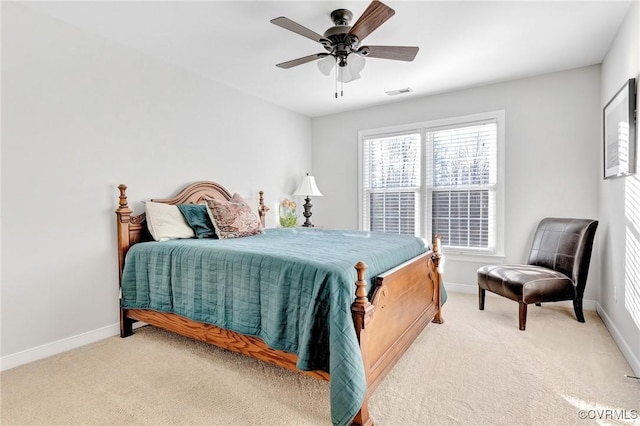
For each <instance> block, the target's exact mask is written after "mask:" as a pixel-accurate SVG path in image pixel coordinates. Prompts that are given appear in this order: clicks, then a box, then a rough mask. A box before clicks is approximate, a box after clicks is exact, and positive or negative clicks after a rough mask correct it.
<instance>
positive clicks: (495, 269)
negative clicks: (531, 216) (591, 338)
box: [477, 218, 598, 330]
mask: <svg viewBox="0 0 640 426" xmlns="http://www.w3.org/2000/svg"><path fill="white" fill-rule="evenodd" d="M597 227H598V221H596V220H591V219H566V218H545V219H543V220H542V221H541V222H540V223H539V225H538V228H537V230H536V232H535V234H534V237H533V243H532V246H531V252H530V253H529V260H528V262H527V264H510V265H509V264H508V265H487V266H482V267H481V268H479V269H478V271H477V274H478V305H479V308H480V310H484V301H485V291H487V290H488V291H490V292H492V293H495V294H499V295H501V296H504V297H507V298H509V299H511V300H515V301H516V302H518V304H519V306H520V311H519V323H520V330H524V329H525V327H526V323H527V306H528V305H529V304H530V303H535V304H536V305H537V306H540V304H541V303H542V302H557V301H561V300H573V309H574V311H575V314H576V319H577V320H578V321H579V322H584V314H583V312H582V297H583V295H584V288H585V285H586V283H587V274H588V272H589V263H590V261H591V249H592V246H593V239H594V237H595V234H596V228H597Z"/></svg>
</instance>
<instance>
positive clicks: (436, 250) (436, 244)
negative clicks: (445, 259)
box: [431, 235, 444, 324]
mask: <svg viewBox="0 0 640 426" xmlns="http://www.w3.org/2000/svg"><path fill="white" fill-rule="evenodd" d="M441 241H442V240H441V238H440V235H434V237H433V243H432V245H431V249H432V250H433V254H432V255H431V261H432V262H433V266H434V268H435V269H436V271H435V272H436V273H435V274H434V277H435V283H434V289H433V291H434V293H435V294H434V298H435V301H436V307H437V309H438V310H437V311H436V314H435V316H434V317H433V320H432V322H435V323H436V324H442V323H443V322H444V319H443V318H442V282H441V280H440V278H441V277H440V272H441V271H440V265H441V263H440V261H441V258H442V253H441V252H440V247H441Z"/></svg>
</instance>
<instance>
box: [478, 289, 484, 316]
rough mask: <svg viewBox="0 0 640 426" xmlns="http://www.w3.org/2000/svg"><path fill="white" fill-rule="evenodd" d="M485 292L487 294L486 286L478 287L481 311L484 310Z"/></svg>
mask: <svg viewBox="0 0 640 426" xmlns="http://www.w3.org/2000/svg"><path fill="white" fill-rule="evenodd" d="M484 294H485V290H484V288H480V287H478V308H479V309H480V310H481V311H484Z"/></svg>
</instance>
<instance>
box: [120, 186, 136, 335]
mask: <svg viewBox="0 0 640 426" xmlns="http://www.w3.org/2000/svg"><path fill="white" fill-rule="evenodd" d="M118 189H119V190H120V197H119V203H118V204H119V205H118V208H117V210H116V218H117V225H116V226H117V228H118V270H119V277H118V284H119V285H120V286H121V285H122V271H123V270H124V258H125V255H126V254H127V251H128V250H129V246H130V245H131V241H130V233H129V226H130V224H131V214H132V213H133V212H132V211H131V209H130V208H129V204H128V203H127V195H126V191H127V186H126V185H122V184H121V185H118ZM121 291H122V290H121ZM132 334H133V321H131V320H130V319H129V318H127V316H126V314H125V312H124V310H123V309H122V308H120V337H127V336H131V335H132Z"/></svg>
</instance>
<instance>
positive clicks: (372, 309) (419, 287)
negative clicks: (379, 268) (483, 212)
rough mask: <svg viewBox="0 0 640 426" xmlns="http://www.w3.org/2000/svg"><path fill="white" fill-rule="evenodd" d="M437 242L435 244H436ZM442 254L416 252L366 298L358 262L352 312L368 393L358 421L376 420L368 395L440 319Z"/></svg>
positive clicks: (382, 278) (378, 281) (380, 279)
mask: <svg viewBox="0 0 640 426" xmlns="http://www.w3.org/2000/svg"><path fill="white" fill-rule="evenodd" d="M434 247H435V245H434ZM439 262H440V253H438V252H434V251H431V252H428V253H424V254H422V255H420V256H417V257H415V258H413V259H411V260H409V261H407V262H405V263H403V264H401V265H399V266H397V267H395V268H393V269H391V270H389V271H387V272H385V273H384V274H382V275H379V276H378V277H376V283H375V288H374V291H373V295H372V297H371V301H369V300H368V299H367V297H366V291H365V286H366V282H365V281H364V276H365V269H366V265H365V264H364V263H362V262H359V263H358V264H357V265H356V270H357V273H358V281H357V282H356V286H357V290H356V300H355V301H354V303H353V305H352V307H351V311H352V314H353V318H354V324H355V327H356V333H357V334H358V340H359V342H360V350H361V352H362V359H363V361H364V367H365V373H366V377H367V395H366V396H365V401H364V403H363V406H362V408H361V409H360V412H359V413H358V415H357V416H356V418H355V419H354V424H358V425H369V424H373V422H372V420H371V418H370V416H369V413H368V408H367V405H368V404H367V400H368V398H369V395H371V394H372V393H373V392H374V391H375V389H376V388H377V387H378V385H379V384H380V383H381V382H382V380H383V379H384V378H385V376H386V375H387V374H388V373H389V371H391V369H392V368H393V366H394V365H395V364H396V363H397V362H398V361H399V360H400V358H401V357H402V355H403V354H404V353H405V352H406V351H407V349H408V348H409V347H410V346H411V344H412V343H413V341H414V340H415V339H416V338H417V337H418V335H419V334H420V332H422V330H423V329H424V328H425V327H426V326H427V325H428V324H429V322H431V321H433V322H437V323H442V315H441V299H440V274H439V272H438V265H439Z"/></svg>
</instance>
